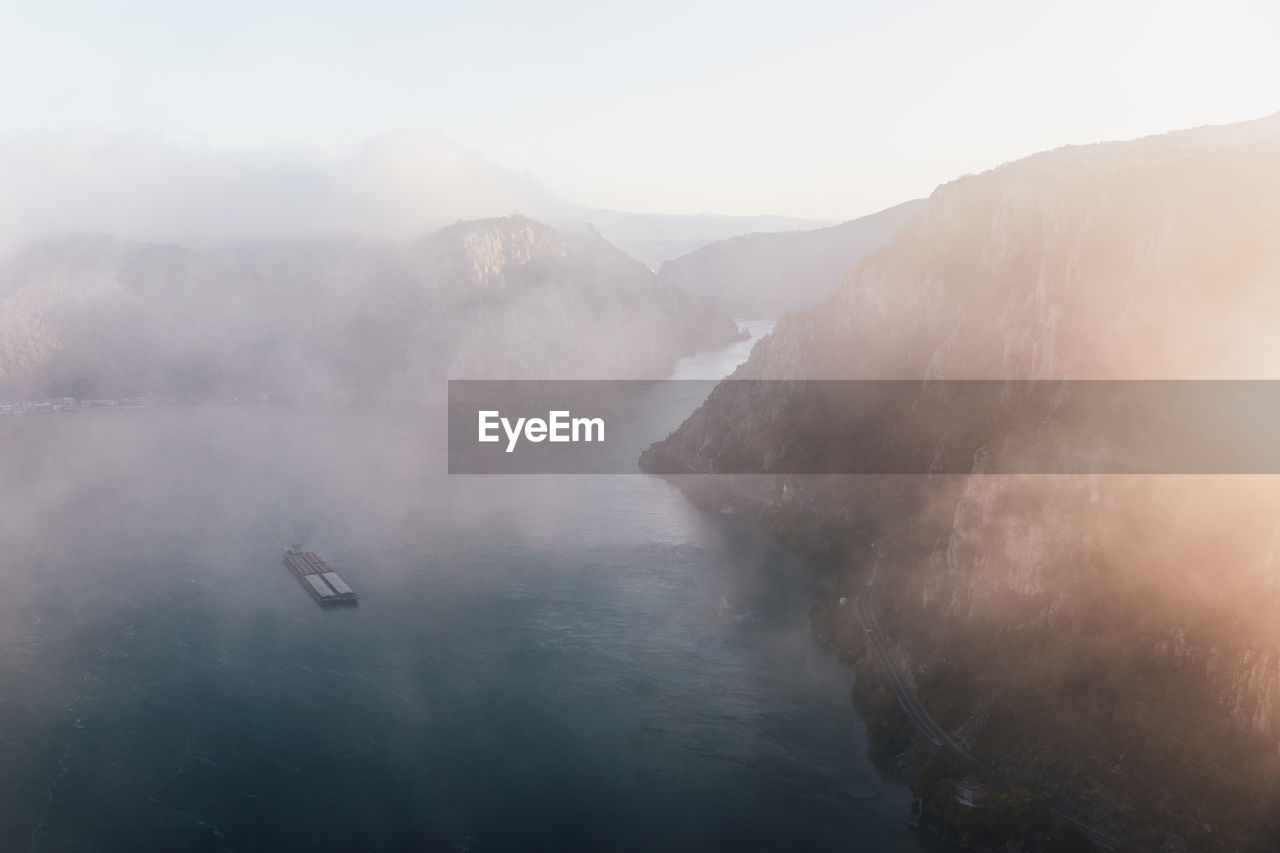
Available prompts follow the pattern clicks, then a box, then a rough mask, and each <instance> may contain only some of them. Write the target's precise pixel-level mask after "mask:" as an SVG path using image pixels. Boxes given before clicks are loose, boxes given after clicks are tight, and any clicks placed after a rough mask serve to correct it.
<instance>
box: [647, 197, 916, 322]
mask: <svg viewBox="0 0 1280 853" xmlns="http://www.w3.org/2000/svg"><path fill="white" fill-rule="evenodd" d="M923 205H924V202H923V201H920V200H917V201H908V202H904V203H902V204H899V205H896V206H894V207H891V208H889V209H888V210H882V211H880V212H879V213H874V214H872V215H870V216H864V217H862V218H860V219H855V220H852V221H850V222H844V223H841V224H839V225H833V226H831V227H829V228H819V229H814V230H806V231H794V230H793V231H785V232H781V233H773V234H746V235H743V236H739V237H732V238H730V239H727V240H723V241H721V242H718V243H713V244H711V245H709V246H705V247H703V248H700V249H698V250H697V251H693V252H690V253H689V254H687V255H685V256H683V257H680V258H676V259H675V260H671V261H667V262H666V263H665V264H663V265H662V268H661V269H660V270H659V271H658V274H659V275H660V276H662V278H663V279H665V280H666V281H669V282H671V283H672V284H674V285H676V286H677V287H680V288H682V289H684V290H685V291H687V292H688V293H690V294H693V295H695V296H697V297H698V298H700V299H704V300H706V302H707V304H709V305H711V306H714V308H715V310H717V311H721V312H723V313H727V314H729V315H730V316H733V317H778V316H781V315H782V314H785V313H787V312H788V311H799V310H803V309H806V308H811V307H813V305H815V304H816V303H817V302H818V301H819V300H821V299H822V298H823V297H825V296H826V295H827V294H829V293H830V292H831V291H833V290H835V289H836V288H837V287H838V286H839V285H840V283H841V282H842V281H843V280H844V276H845V274H846V273H847V272H848V271H849V270H850V269H851V268H852V267H853V265H854V264H856V263H857V262H858V261H859V260H861V259H862V258H863V257H864V256H865V255H867V254H869V253H871V252H873V251H875V250H876V249H878V248H880V247H881V246H883V245H884V244H885V243H887V242H889V240H890V239H891V238H892V237H893V235H894V234H896V233H897V231H898V229H899V228H900V227H901V226H902V223H904V222H905V221H906V220H907V219H909V218H910V217H911V215H912V214H913V213H915V212H916V211H918V210H920V209H921V208H922V207H923Z"/></svg>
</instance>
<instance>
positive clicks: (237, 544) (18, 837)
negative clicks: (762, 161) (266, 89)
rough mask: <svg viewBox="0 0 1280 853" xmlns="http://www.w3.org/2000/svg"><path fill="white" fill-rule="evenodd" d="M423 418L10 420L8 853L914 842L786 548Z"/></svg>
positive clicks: (227, 414)
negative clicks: (470, 453)
mask: <svg viewBox="0 0 1280 853" xmlns="http://www.w3.org/2000/svg"><path fill="white" fill-rule="evenodd" d="M761 328H767V325H766V326H763V327H757V329H756V330H757V331H759V330H760V329H761ZM745 351H746V347H745V345H742V344H739V345H737V346H736V348H731V349H729V350H727V351H725V352H723V353H721V354H720V356H719V361H718V362H717V360H716V357H715V356H712V357H707V356H703V357H702V358H701V360H700V362H698V363H695V362H692V361H690V362H686V364H685V365H683V366H682V368H681V369H682V370H686V371H703V373H701V374H699V375H706V374H705V371H706V370H709V369H715V370H720V371H721V372H723V371H724V369H725V367H726V365H731V364H732V363H735V362H736V360H741V358H743V357H745ZM717 365H718V366H717ZM681 414H682V413H673V417H674V418H675V422H678V421H679V419H680V415H681ZM671 425H672V426H673V425H674V423H673V424H671ZM438 426H439V425H438V423H437V422H436V421H435V420H432V419H422V418H417V417H410V416H390V415H387V414H385V413H350V412H345V413H323V412H315V411H298V410H287V409H279V408H267V407H259V408H193V409H155V410H150V411H138V412H84V413H78V414H68V415H55V416H47V417H44V418H36V417H34V416H27V417H23V418H10V419H7V420H5V421H4V422H0V442H3V443H2V444H0V448H3V450H0V486H3V495H4V497H3V498H0V510H3V513H0V579H3V581H4V583H5V586H6V594H5V596H4V597H3V599H0V641H2V644H0V850H5V851H7V850H28V849H30V850H46V851H55V850H68V851H71V850H74V851H93V850H104V851H137V850H209V851H239V850H295V849H296V850H312V851H339V850H342V851H346V850H474V851H487V850H711V849H734V850H805V849H820V850H827V849H837V848H839V849H845V850H847V849H855V850H869V851H872V850H874V851H879V850H885V851H893V850H917V849H924V848H925V847H926V846H927V845H926V842H925V841H924V840H923V839H921V838H920V837H918V836H915V835H913V834H911V833H910V832H909V831H908V830H907V829H905V827H904V818H905V815H906V813H907V808H908V795H907V793H906V791H905V790H903V789H902V788H901V787H900V786H897V785H894V784H891V783H888V782H886V781H885V780H884V779H882V778H881V776H880V775H879V774H878V773H877V772H876V771H875V770H874V769H873V768H872V767H871V766H870V765H869V763H868V761H867V759H866V757H865V740H864V735H863V727H862V723H861V721H860V720H859V719H858V718H857V717H856V715H855V714H854V713H853V711H852V709H851V707H850V704H849V685H850V683H851V679H852V676H851V674H850V673H849V671H848V670H847V669H845V668H843V667H842V666H840V665H839V664H838V663H836V662H835V661H833V660H832V659H831V658H830V657H829V656H828V655H826V654H825V653H824V652H823V651H822V650H820V649H819V648H817V647H816V646H815V644H814V643H813V642H812V640H811V639H810V637H809V634H808V626H807V622H806V611H807V607H808V604H809V602H810V600H811V596H812V591H813V588H814V586H815V585H816V583H817V582H818V581H817V579H816V578H815V577H814V575H813V573H812V570H811V569H810V568H809V567H808V566H807V565H806V564H805V563H804V562H803V561H802V560H799V559H797V558H796V557H794V556H793V555H790V554H788V553H787V552H785V551H783V550H781V549H779V548H777V547H776V546H774V545H773V544H771V543H770V542H768V541H765V540H762V539H759V538H756V537H753V536H752V535H750V534H749V533H747V532H745V531H743V530H741V529H739V528H737V527H735V526H734V525H733V524H732V521H731V520H725V519H720V518H717V517H712V516H707V515H705V514H703V513H700V512H698V511H696V510H694V509H693V508H692V507H691V506H689V505H688V503H687V502H686V501H685V500H684V499H683V497H682V496H681V495H680V493H679V492H678V491H677V490H675V489H674V488H673V487H671V486H670V485H668V484H667V483H665V482H662V481H660V480H657V479H654V478H650V477H643V476H614V477H565V478H558V479H552V478H533V477H526V478H498V477H488V478H485V477H475V478H457V477H455V478H449V477H447V476H446V475H444V474H443V473H442V472H441V468H442V459H441V458H440V454H438V453H435V452H434V451H432V452H428V450H427V448H431V447H435V446H436V445H434V444H432V442H431V441H430V436H431V435H432V434H433V433H434V432H435V431H438ZM655 437H660V436H655ZM299 521H301V523H302V526H303V527H304V528H307V529H309V530H310V536H309V539H308V542H307V545H308V547H310V548H312V549H313V550H316V551H319V552H320V553H321V554H322V555H324V556H325V557H326V558H327V559H328V560H329V561H330V563H332V564H333V565H334V566H335V568H337V569H338V571H339V572H340V573H341V574H342V575H343V577H344V578H346V580H347V581H348V582H349V583H351V585H352V586H354V587H355V588H356V589H357V590H358V591H359V592H360V594H361V603H360V605H359V606H358V607H354V608H347V609H337V610H323V609H321V608H320V607H318V606H317V605H316V604H315V603H314V602H313V601H312V600H311V599H310V597H309V596H308V595H307V594H306V592H305V591H304V590H303V589H302V588H301V587H300V586H299V584H298V583H297V581H296V580H295V579H294V578H293V577H292V576H291V575H290V574H289V573H288V571H287V570H286V569H285V568H284V567H283V566H282V565H281V564H280V550H281V548H282V547H283V545H284V544H285V540H286V538H288V536H289V535H290V532H291V531H292V529H294V528H296V527H297V525H298V523H299Z"/></svg>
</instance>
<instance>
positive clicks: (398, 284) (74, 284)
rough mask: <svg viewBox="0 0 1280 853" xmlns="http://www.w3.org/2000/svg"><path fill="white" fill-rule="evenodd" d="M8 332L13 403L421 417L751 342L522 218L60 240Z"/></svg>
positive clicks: (652, 371)
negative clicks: (490, 386) (357, 400)
mask: <svg viewBox="0 0 1280 853" xmlns="http://www.w3.org/2000/svg"><path fill="white" fill-rule="evenodd" d="M0 332H3V334H0V395H13V396H27V397H43V396H54V395H56V396H63V395H70V396H80V397H84V396H117V395H136V394H142V393H146V392H156V393H163V394H173V395H192V396H202V395H208V394H223V393H232V392H243V391H263V390H265V391H273V392H278V393H300V394H311V393H338V394H342V395H350V394H356V395H359V396H362V397H366V396H369V395H371V394H387V395H396V396H401V397H403V396H406V395H407V396H410V397H414V398H421V397H423V396H424V395H434V394H438V393H440V392H441V390H442V387H443V386H442V380H443V379H444V378H445V377H447V376H468V377H504V378H523V377H582V378H586V377H619V378H622V377H659V378H660V377H662V376H664V375H666V372H667V371H668V370H669V369H670V367H671V365H672V364H673V363H674V362H675V360H676V359H677V358H679V357H680V356H681V355H684V354H686V353H688V352H691V351H692V350H693V349H695V348H696V347H698V346H705V345H714V344H718V343H721V342H723V341H726V340H730V339H733V337H734V336H735V335H736V334H737V329H736V327H735V326H734V325H733V323H732V322H731V321H729V320H728V319H726V318H724V317H719V318H717V317H711V316H708V315H706V314H705V313H701V312H699V311H698V310H697V309H696V308H695V307H694V306H693V305H692V304H691V302H690V301H689V300H687V299H686V298H684V297H683V296H682V295H681V294H680V293H679V292H678V291H676V290H675V288H673V287H671V286H670V285H668V284H666V283H664V282H662V281H660V280H659V279H658V278H657V277H656V276H654V275H653V273H651V272H650V271H649V270H648V269H646V268H645V267H644V266H643V265H642V264H641V263H639V262H638V261H635V260H634V259H632V258H630V257H628V256H626V255H625V254H623V253H622V252H621V251H619V250H617V249H615V248H614V247H612V246H611V245H609V244H608V243H606V242H605V241H604V240H602V239H601V238H600V237H599V236H598V235H596V234H594V233H592V232H582V233H577V234H565V233H562V232H559V231H556V230H555V229H552V228H550V227H549V226H546V225H542V224H541V223H537V222H534V221H532V220H529V219H525V218H523V217H509V218H505V219H493V220H479V221H474V222H465V223H458V224H457V225H454V226H450V227H449V228H446V229H443V230H442V231H439V232H437V233H436V234H433V235H430V236H429V237H427V238H425V239H422V240H419V241H418V242H416V243H412V244H398V245H388V244H364V243H356V242H349V241H347V242H344V241H309V242H296V243H284V242H276V243H261V244H247V245H239V246H233V247H228V248H222V249H216V250H209V251H202V252H196V251H191V250H187V249H181V248H177V247H172V246H158V245H151V244H142V243H133V242H125V241H120V240H115V239H112V238H108V237H100V236H76V237H64V238H56V239H48V240H44V241H41V242H38V243H33V244H29V245H27V246H26V247H25V248H24V249H23V250H21V251H20V252H18V253H16V254H14V255H13V256H11V257H10V258H9V259H8V260H7V262H6V263H5V264H4V265H3V266H2V267H0Z"/></svg>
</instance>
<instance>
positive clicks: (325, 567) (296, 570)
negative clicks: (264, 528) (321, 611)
mask: <svg viewBox="0 0 1280 853" xmlns="http://www.w3.org/2000/svg"><path fill="white" fill-rule="evenodd" d="M284 564H285V565H286V566H288V567H289V571H291V572H293V576H294V577H296V578H297V579H298V582H299V583H300V584H302V585H303V586H304V587H306V589H307V592H309V593H311V597H312V598H314V599H315V600H316V601H318V602H320V603H321V604H345V603H349V602H351V603H353V602H356V601H358V600H359V598H360V596H358V595H356V593H355V590H353V589H352V588H351V587H349V586H347V582H346V581H344V580H343V579H342V578H340V577H338V573H337V572H335V571H334V570H333V569H331V568H329V564H328V563H326V562H325V561H324V560H322V559H320V557H319V556H318V555H316V554H313V553H312V552H310V551H303V550H302V549H301V548H299V547H298V546H296V545H295V546H294V547H292V548H290V549H289V550H288V551H285V552H284Z"/></svg>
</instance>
